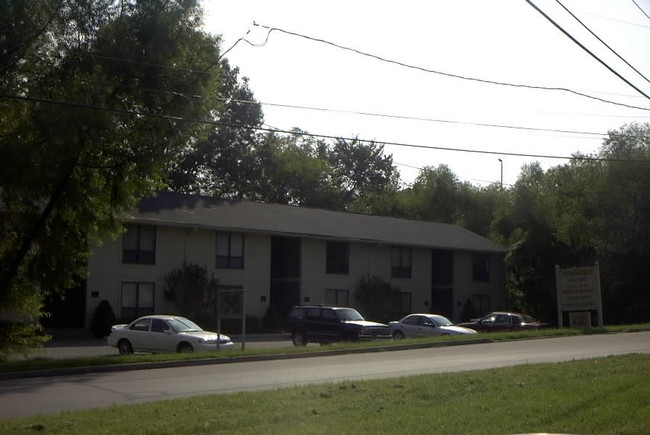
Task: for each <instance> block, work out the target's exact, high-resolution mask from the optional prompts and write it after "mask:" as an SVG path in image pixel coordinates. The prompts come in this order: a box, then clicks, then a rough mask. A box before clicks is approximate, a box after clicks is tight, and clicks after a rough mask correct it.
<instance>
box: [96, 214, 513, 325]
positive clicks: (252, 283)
mask: <svg viewBox="0 0 650 435" xmlns="http://www.w3.org/2000/svg"><path fill="white" fill-rule="evenodd" d="M326 244H327V241H326V240H324V239H315V238H303V239H301V249H300V255H301V259H300V265H301V272H300V281H301V282H300V302H301V303H315V304H317V303H326V302H327V300H326V290H328V289H337V290H347V292H348V298H349V305H351V306H355V302H354V290H355V288H356V284H357V282H358V280H359V279H360V278H362V277H363V276H365V275H367V274H370V275H376V276H379V277H381V278H382V279H384V280H387V281H389V282H390V283H391V284H392V285H394V286H396V287H398V288H400V290H401V291H402V292H406V293H410V295H411V307H410V310H409V311H410V312H430V311H431V302H432V301H431V298H432V283H431V279H432V276H431V266H432V264H431V262H432V258H431V249H428V248H413V249H412V262H411V272H412V273H411V278H408V279H407V278H391V248H392V246H391V245H384V244H377V243H360V242H350V251H349V252H350V264H349V266H350V267H349V274H345V275H338V274H328V273H326V252H327V249H326ZM472 256H473V254H472V253H471V252H454V256H453V266H454V271H453V316H452V318H451V320H452V321H455V322H458V321H460V320H461V316H462V311H463V308H464V305H465V303H466V301H467V299H468V298H472V297H474V295H477V294H478V295H487V296H488V297H489V303H490V308H491V309H493V310H494V309H498V308H504V307H505V285H504V282H505V271H504V264H503V255H499V254H494V255H491V256H490V273H489V276H490V279H489V281H488V282H475V281H473V279H472ZM184 261H186V262H188V263H195V264H199V265H205V266H207V268H208V273H209V274H214V275H213V276H214V277H215V278H217V279H218V281H219V284H220V285H227V286H242V287H243V288H244V289H245V291H246V293H245V298H246V314H247V315H249V316H254V317H257V318H258V319H260V320H261V319H262V317H263V316H264V314H265V313H266V310H267V308H268V306H269V303H270V283H271V236H268V235H262V234H245V241H244V268H243V269H217V268H216V267H215V265H216V232H215V231H214V230H200V229H198V230H195V229H186V228H179V227H168V226H158V227H157V231H156V261H155V264H154V265H141V264H123V263H122V239H121V238H118V239H117V240H108V241H106V242H105V243H104V244H103V246H101V247H99V248H96V249H95V250H94V251H93V255H92V256H91V258H90V260H89V266H88V268H89V276H88V280H87V299H86V300H87V303H86V327H89V326H90V324H91V322H92V316H93V313H94V312H95V309H96V307H97V305H98V304H99V302H101V301H102V300H104V299H106V300H108V302H109V303H110V304H111V306H112V307H113V309H114V311H115V314H116V316H117V317H118V318H119V317H120V312H121V306H122V301H121V288H122V283H123V282H152V283H154V285H155V296H154V312H156V313H163V312H166V313H172V314H173V313H176V312H178V309H177V308H176V307H175V306H174V305H173V303H172V302H170V301H167V300H166V299H165V297H164V294H163V289H164V277H165V275H166V274H167V273H169V272H170V271H171V270H172V269H174V268H176V267H178V266H180V265H182V264H183V262H184Z"/></svg>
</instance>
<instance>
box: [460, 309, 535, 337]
mask: <svg viewBox="0 0 650 435" xmlns="http://www.w3.org/2000/svg"><path fill="white" fill-rule="evenodd" d="M458 326H464V327H466V328H472V329H474V330H476V331H479V332H492V331H520V330H524V329H539V328H542V327H544V326H546V324H545V323H541V322H540V321H539V320H537V319H534V318H532V317H531V316H529V315H528V314H522V313H512V312H508V311H495V312H493V313H490V314H488V315H487V316H483V317H481V318H480V319H472V320H471V321H469V322H463V323H459V324H458Z"/></svg>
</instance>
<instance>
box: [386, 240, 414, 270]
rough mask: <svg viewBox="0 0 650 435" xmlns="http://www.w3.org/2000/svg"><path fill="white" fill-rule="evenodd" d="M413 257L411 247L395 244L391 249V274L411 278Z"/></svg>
mask: <svg viewBox="0 0 650 435" xmlns="http://www.w3.org/2000/svg"><path fill="white" fill-rule="evenodd" d="M412 257H413V253H412V250H411V248H400V247H397V246H393V248H392V249H391V261H390V262H391V272H390V276H391V277H392V278H410V277H411V260H412Z"/></svg>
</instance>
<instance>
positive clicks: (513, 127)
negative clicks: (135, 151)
mask: <svg viewBox="0 0 650 435" xmlns="http://www.w3.org/2000/svg"><path fill="white" fill-rule="evenodd" d="M29 74H31V75H37V76H44V74H40V73H33V72H29ZM67 79H68V80H72V81H75V82H81V83H87V84H93V85H102V86H114V83H111V82H105V81H97V80H92V79H85V78H81V77H68V78H67ZM120 86H121V87H130V88H135V87H136V86H135V85H120ZM137 88H138V89H139V90H141V91H145V92H151V93H160V94H168V95H173V96H176V97H184V98H188V99H202V100H204V99H205V100H216V101H221V102H227V101H232V102H235V103H240V104H249V105H255V104H260V105H262V106H270V107H282V108H287V109H298V110H311V111H318V112H331V113H347V114H352V115H360V116H369V117H381V118H390V119H400V120H409V121H423V122H436V123H443V124H457V125H471V126H476V127H490V128H501V129H510V130H523V131H536V132H548V133H560V134H571V135H586V136H597V137H601V138H605V137H607V134H605V133H599V132H593V131H579V130H564V129H556V128H541V127H528V126H519V125H506V124H494V123H483V122H469V121H458V120H448V119H436V118H426V117H417V116H406V115H394V114H384V113H377V112H365V111H354V110H345V109H332V108H326V107H316V106H304V105H295V104H284V103H269V102H263V101H255V100H242V99H228V98H224V97H208V96H202V95H194V94H188V93H186V92H181V91H175V90H162V89H151V88H142V87H139V86H137Z"/></svg>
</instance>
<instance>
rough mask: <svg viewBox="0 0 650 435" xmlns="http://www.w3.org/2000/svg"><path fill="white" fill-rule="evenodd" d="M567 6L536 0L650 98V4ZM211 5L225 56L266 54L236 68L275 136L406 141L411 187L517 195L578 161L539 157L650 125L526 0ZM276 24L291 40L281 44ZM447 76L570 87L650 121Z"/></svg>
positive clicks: (397, 158) (630, 96)
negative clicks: (526, 176)
mask: <svg viewBox="0 0 650 435" xmlns="http://www.w3.org/2000/svg"><path fill="white" fill-rule="evenodd" d="M560 2H561V4H560ZM560 2H558V1H556V0H534V3H535V4H536V5H537V6H538V7H539V8H540V9H542V10H543V11H544V12H546V13H547V14H548V15H549V16H550V17H551V18H552V19H553V20H555V21H556V22H557V23H558V24H559V25H560V26H562V27H563V28H564V29H565V30H566V31H567V32H568V33H569V34H571V35H572V36H574V37H575V38H576V39H578V40H579V41H580V42H581V43H582V44H584V45H585V46H586V47H587V48H588V49H589V50H591V51H592V52H593V53H594V54H596V55H597V56H598V57H600V58H601V59H602V60H603V61H604V62H605V63H607V64H608V65H609V66H610V67H611V68H612V69H614V70H615V71H616V72H618V73H619V74H620V75H622V76H623V77H624V78H625V79H627V80H628V81H629V82H630V83H631V84H633V85H634V86H636V87H637V88H638V89H639V90H640V91H641V92H643V93H645V94H646V95H650V82H649V81H648V79H650V18H648V16H646V15H645V14H648V15H650V0H634V1H633V0H598V1H593V0H560ZM635 2H636V4H635ZM204 5H205V8H206V16H205V21H206V30H207V31H209V32H210V33H213V34H219V35H221V36H222V38H223V43H222V49H223V50H227V49H229V48H231V47H232V46H233V44H235V43H236V42H237V40H239V39H240V38H242V37H245V38H246V40H248V41H249V42H250V43H251V44H255V45H258V46H253V45H251V44H249V43H247V42H245V41H240V42H239V43H237V44H236V45H235V46H234V47H233V48H232V49H231V50H230V51H229V52H228V53H227V54H226V57H227V58H228V60H229V61H230V63H231V65H233V66H237V67H239V69H240V74H241V75H242V76H246V77H248V78H249V79H250V88H251V89H252V91H253V92H254V94H255V97H256V98H257V100H259V101H260V102H261V103H262V104H263V110H264V115H265V122H266V125H267V126H268V127H271V128H277V129H281V130H290V129H291V128H294V127H298V128H301V129H302V130H306V131H308V132H309V133H313V134H321V135H327V136H337V137H346V138H349V137H355V136H358V137H359V138H360V139H367V140H375V141H377V142H380V143H394V144H396V145H391V144H387V145H385V152H386V153H387V154H392V155H393V161H394V163H395V164H396V166H397V168H398V169H399V171H400V174H401V177H402V180H403V181H404V182H407V183H410V182H412V181H413V179H414V178H415V177H416V176H417V174H418V168H422V167H424V166H434V167H435V166H438V165H439V164H446V165H448V166H449V167H450V168H451V170H452V171H453V172H454V173H455V174H456V175H457V176H458V177H459V179H460V180H462V181H469V182H471V183H472V184H475V185H487V184H489V183H493V182H500V178H501V166H503V182H504V184H505V185H510V184H513V183H514V182H515V181H516V180H517V177H518V176H519V174H520V172H521V167H522V165H523V164H525V163H529V162H534V161H539V162H540V163H541V164H542V166H543V167H544V168H549V167H552V166H557V165H560V164H564V163H566V162H567V160H566V159H550V158H542V157H535V156H540V155H541V156H557V157H569V156H571V155H572V154H574V153H576V152H582V153H591V152H595V151H596V150H598V148H599V147H600V145H601V144H602V140H603V138H604V137H605V135H606V133H607V131H608V130H611V129H618V128H620V127H621V126H622V125H624V124H629V123H631V122H650V99H648V98H646V97H644V96H643V95H642V94H640V93H639V92H637V91H636V90H634V89H633V87H631V86H630V85H628V84H626V83H625V82H624V81H623V80H622V79H620V78H619V77H617V76H616V75H615V74H614V73H612V72H610V71H609V70H608V69H607V68H606V67H605V66H603V65H602V64H601V63H599V62H598V61H597V60H595V59H594V58H593V57H591V56H590V55H589V54H588V53H587V52H586V51H585V50H583V49H582V48H580V47H579V46H578V45H577V44H575V43H574V42H572V41H571V39H569V37H567V36H566V35H564V34H563V33H562V32H561V31H560V30H558V29H557V28H556V27H554V26H553V24H552V23H550V22H549V21H548V20H547V19H546V18H544V17H543V16H542V15H541V14H540V13H539V12H537V11H536V10H535V9H533V7H531V6H530V5H529V4H528V3H527V2H526V1H524V0H491V1H485V0H431V1H410V0H400V1H396V0H392V1H382V0H379V1H378V0H372V1H370V0H368V1H366V0H347V1H340V0H328V1H305V0H302V1H299V0H296V1H290V0H273V1H269V0H237V1H218V0H204ZM561 5H564V6H565V7H566V8H567V9H568V10H569V11H571V12H572V13H573V14H574V15H575V16H576V17H577V18H578V19H579V20H580V21H582V22H583V23H584V24H585V25H586V26H587V27H588V28H589V30H591V32H593V33H594V34H596V35H597V36H598V37H599V38H600V39H601V40H603V41H604V42H605V43H606V44H607V45H609V46H610V47H611V48H612V49H614V50H615V51H616V53H618V55H620V56H621V57H622V58H623V59H624V60H625V61H627V63H629V64H630V65H632V67H634V68H635V69H636V70H637V71H638V72H635V71H634V69H633V68H631V67H630V66H628V65H627V64H626V63H625V62H624V61H622V60H621V59H619V58H618V57H617V56H616V55H615V54H613V53H612V52H611V51H610V50H609V49H608V48H607V47H606V46H605V45H603V44H602V43H601V42H599V41H598V39H597V38H596V37H594V36H593V35H592V34H591V33H589V31H587V30H586V29H585V28H584V27H583V26H582V25H581V24H580V23H579V22H578V21H576V20H575V19H574V18H573V17H572V16H571V15H570V14H569V13H568V12H567V11H566V10H565V9H563V8H562V6H561ZM637 5H638V6H637ZM640 8H642V9H643V10H644V11H645V14H644V12H643V11H641V10H640ZM253 22H255V23H257V24H258V26H254V25H253ZM263 26H266V27H270V28H277V29H279V30H274V31H272V32H271V33H270V34H269V30H268V29H267V28H265V27H263ZM287 32H292V33H295V34H299V35H301V36H297V35H291V34H289V33H287ZM306 37H309V38H314V39H320V40H322V41H325V42H319V41H315V40H313V39H308V38H306ZM333 44H336V45H339V46H340V47H337V46H335V45H333ZM342 47H347V48H352V49H355V50H358V51H360V52H363V53H367V54H370V55H373V56H376V57H380V58H382V59H384V60H381V59H378V58H376V57H370V56H365V55H363V54H360V53H356V52H352V51H350V50H346V49H344V48H342ZM396 62H399V63H401V64H403V65H398V64H397V63H396ZM433 71H436V72H438V73H444V74H450V75H456V76H463V77H466V78H474V79H480V80H484V81H493V82H501V83H510V84H521V85H531V86H536V87H547V88H566V89H570V90H573V91H577V92H580V93H585V94H589V95H591V96H594V97H597V98H602V99H606V100H611V101H613V102H616V103H620V104H625V105H628V106H638V107H642V108H646V110H642V109H634V108H630V107H624V106H621V105H615V104H610V103H605V102H601V101H597V100H594V99H590V98H585V97H581V96H578V95H576V94H574V93H570V92H564V91H552V90H539V89H530V88H522V87H512V86H502V85H496V84H490V83H484V82H480V81H476V80H467V79H462V78H455V77H451V76H448V75H444V74H438V73H435V72H433ZM644 76H645V77H644ZM282 106H300V108H296V107H282ZM308 107H309V108H313V109H318V110H310V109H307V108H308ZM476 124H483V125H476ZM485 124H493V125H500V126H503V127H493V126H487V125H485ZM505 127H518V128H505ZM520 127H524V128H523V129H522V128H520ZM535 129H545V130H555V131H538V130H535ZM557 130H561V131H567V132H559V131H557ZM568 131H570V132H579V134H578V133H569V132H568ZM397 144H400V145H397ZM440 148H447V149H448V148H452V149H457V150H463V151H451V150H441V149H440ZM470 150H473V151H479V152H477V153H473V152H468V151H470ZM511 154H527V155H531V156H528V157H527V156H515V155H511ZM499 159H501V160H502V162H500V161H499Z"/></svg>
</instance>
